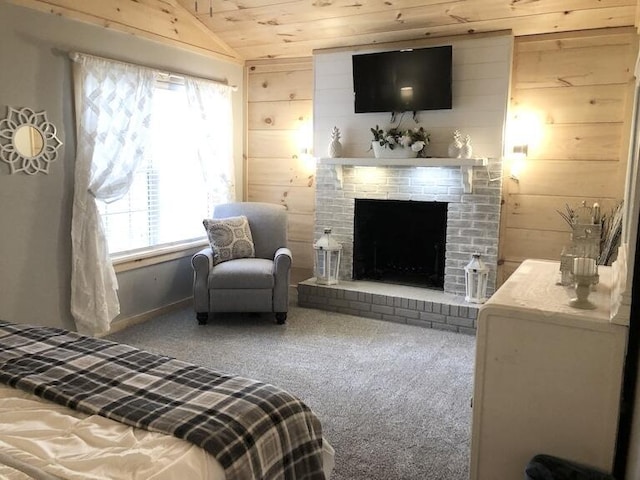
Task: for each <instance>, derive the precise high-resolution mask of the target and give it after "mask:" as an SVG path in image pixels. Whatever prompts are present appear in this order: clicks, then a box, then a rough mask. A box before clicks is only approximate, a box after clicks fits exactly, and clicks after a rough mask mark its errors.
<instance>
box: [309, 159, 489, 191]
mask: <svg viewBox="0 0 640 480" xmlns="http://www.w3.org/2000/svg"><path fill="white" fill-rule="evenodd" d="M318 163H320V164H324V165H334V168H335V171H336V176H337V178H338V181H339V182H340V186H341V187H342V167H343V166H347V167H409V168H411V167H413V168H428V167H453V168H460V173H461V174H462V188H463V189H464V193H472V192H473V167H483V166H486V165H487V163H488V159H487V158H484V157H474V158H441V157H432V158H371V157H367V158H319V159H318Z"/></svg>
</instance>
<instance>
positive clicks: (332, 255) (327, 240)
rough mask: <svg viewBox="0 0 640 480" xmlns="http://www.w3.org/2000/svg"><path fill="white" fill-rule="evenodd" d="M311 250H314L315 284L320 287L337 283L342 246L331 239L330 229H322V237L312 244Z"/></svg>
mask: <svg viewBox="0 0 640 480" xmlns="http://www.w3.org/2000/svg"><path fill="white" fill-rule="evenodd" d="M313 249H314V250H315V270H316V272H315V273H316V283H319V284H322V285H335V284H336V283H338V272H339V271H340V253H341V252H342V245H340V244H339V243H338V242H336V241H335V240H334V239H333V238H332V237H331V229H330V228H325V229H324V235H322V236H321V237H320V238H319V239H318V241H317V242H316V243H314V244H313Z"/></svg>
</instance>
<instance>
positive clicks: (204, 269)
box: [191, 247, 213, 275]
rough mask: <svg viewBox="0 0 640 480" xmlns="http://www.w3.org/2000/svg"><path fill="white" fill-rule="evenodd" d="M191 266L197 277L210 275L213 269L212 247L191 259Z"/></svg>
mask: <svg viewBox="0 0 640 480" xmlns="http://www.w3.org/2000/svg"><path fill="white" fill-rule="evenodd" d="M191 266H192V267H193V270H194V271H195V272H196V275H199V274H205V275H209V270H211V268H212V267H213V250H211V247H205V248H203V249H202V250H200V251H199V252H198V253H195V254H194V255H193V257H191Z"/></svg>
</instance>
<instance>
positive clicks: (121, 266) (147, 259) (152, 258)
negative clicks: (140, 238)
mask: <svg viewBox="0 0 640 480" xmlns="http://www.w3.org/2000/svg"><path fill="white" fill-rule="evenodd" d="M208 245H209V242H208V241H207V239H206V238H201V239H197V240H193V241H191V242H185V243H180V244H175V245H167V246H164V247H158V248H155V249H153V250H146V251H140V252H132V253H125V254H122V255H117V254H116V255H113V256H112V257H111V261H112V262H113V268H114V270H115V271H116V273H120V272H126V271H129V270H135V269H136V268H142V267H148V266H150V265H156V264H158V263H163V262H169V261H171V260H175V259H178V258H184V257H190V256H192V255H193V254H195V253H197V252H199V251H200V250H202V249H203V248H204V247H206V246H208Z"/></svg>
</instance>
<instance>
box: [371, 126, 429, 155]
mask: <svg viewBox="0 0 640 480" xmlns="http://www.w3.org/2000/svg"><path fill="white" fill-rule="evenodd" d="M371 133H372V134H373V141H374V142H378V143H379V144H380V146H381V147H385V148H388V149H389V150H393V149H394V148H396V147H397V148H402V147H405V148H410V149H411V150H412V151H414V152H416V153H417V154H418V156H419V157H424V156H426V150H427V149H426V146H427V145H429V134H428V133H427V131H426V130H425V129H424V128H423V127H415V128H413V129H407V130H400V129H399V128H398V127H390V128H388V129H387V130H384V129H382V128H380V127H379V126H378V125H376V128H372V129H371Z"/></svg>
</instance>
